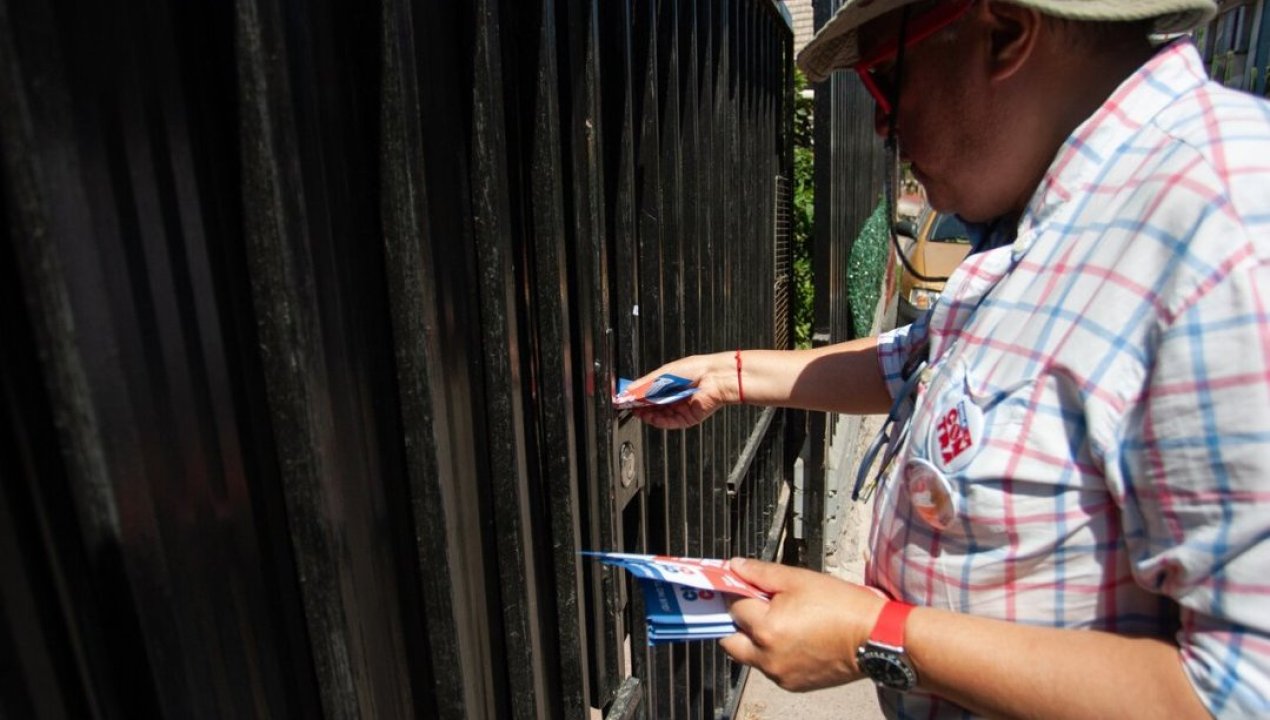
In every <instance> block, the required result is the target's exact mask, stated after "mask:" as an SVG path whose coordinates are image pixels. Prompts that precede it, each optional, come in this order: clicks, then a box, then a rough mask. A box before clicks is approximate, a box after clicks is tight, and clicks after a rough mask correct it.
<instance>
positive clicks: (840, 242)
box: [801, 0, 886, 569]
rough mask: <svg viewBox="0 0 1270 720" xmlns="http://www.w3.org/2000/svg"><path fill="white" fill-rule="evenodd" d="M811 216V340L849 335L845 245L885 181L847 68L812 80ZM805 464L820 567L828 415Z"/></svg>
mask: <svg viewBox="0 0 1270 720" xmlns="http://www.w3.org/2000/svg"><path fill="white" fill-rule="evenodd" d="M814 5H815V25H816V28H817V29H819V28H820V27H821V26H823V25H824V24H825V23H826V22H828V21H829V19H830V18H831V17H833V14H834V12H835V11H836V10H837V8H838V6H839V5H841V0H815V3H814ZM815 91H816V106H815V113H816V117H815V143H816V168H815V176H816V199H815V203H816V219H815V229H814V233H815V249H814V252H813V259H812V267H813V272H814V275H815V285H816V294H815V302H814V308H813V313H814V319H813V321H812V322H813V324H814V327H813V331H812V332H813V344H814V345H816V346H823V345H828V344H832V343H836V342H841V341H843V340H850V339H852V334H853V330H852V325H851V308H850V306H849V299H848V294H847V267H848V263H849V261H850V259H851V248H852V246H853V245H854V244H855V240H856V237H857V236H858V235H859V234H860V230H861V229H862V228H863V227H864V223H865V221H866V220H867V219H868V218H869V215H870V214H871V213H872V212H873V209H874V208H875V207H877V203H878V201H879V200H880V199H881V197H882V191H883V188H884V187H885V186H884V182H885V174H886V173H885V165H884V162H885V153H884V152H883V146H882V141H881V139H880V138H879V137H878V135H877V133H876V132H875V130H874V105H873V101H872V99H871V98H870V97H869V95H868V93H867V92H866V91H865V90H864V87H863V86H862V85H861V84H860V81H859V80H858V79H857V78H856V77H855V76H854V74H852V73H851V72H846V71H840V72H836V73H834V74H832V75H830V76H829V77H828V78H827V79H826V80H824V81H823V82H820V83H818V84H816V85H815ZM807 425H808V431H807V434H808V437H809V438H810V440H811V442H810V460H811V461H810V462H809V463H808V464H807V468H808V471H807V487H806V491H805V510H804V513H805V514H804V518H803V525H804V527H805V528H806V535H807V538H806V540H805V544H804V546H803V548H802V550H803V552H802V555H803V557H802V558H801V563H802V564H804V565H807V566H809V567H812V568H816V569H821V568H823V567H824V545H825V542H824V536H823V531H824V517H823V515H824V500H825V498H824V492H825V468H826V467H827V464H826V452H827V450H828V445H829V441H830V439H831V438H832V437H833V434H834V418H833V416H829V415H826V414H824V413H811V414H809V416H808V422H807Z"/></svg>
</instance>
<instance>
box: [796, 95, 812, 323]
mask: <svg viewBox="0 0 1270 720" xmlns="http://www.w3.org/2000/svg"><path fill="white" fill-rule="evenodd" d="M806 87H807V79H806V78H805V77H803V74H802V72H801V71H799V70H794V239H793V241H794V287H793V290H794V297H793V301H794V344H795V345H796V346H797V347H800V348H806V347H811V332H812V320H813V315H812V312H813V300H814V296H815V285H814V282H813V277H814V276H813V274H812V267H811V258H812V230H813V228H814V226H815V213H816V203H815V197H816V183H815V166H816V159H815V157H816V154H815V148H814V147H813V139H812V136H813V125H812V121H813V118H814V115H815V108H814V106H815V102H814V101H813V100H812V99H811V98H805V97H803V90H804V89H805V88H806Z"/></svg>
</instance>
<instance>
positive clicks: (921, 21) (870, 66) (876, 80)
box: [855, 0, 974, 115]
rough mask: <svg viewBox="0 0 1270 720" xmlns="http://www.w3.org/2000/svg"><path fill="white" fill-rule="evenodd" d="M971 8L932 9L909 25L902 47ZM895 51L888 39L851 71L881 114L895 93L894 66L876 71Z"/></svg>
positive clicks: (956, 0) (962, 4)
mask: <svg viewBox="0 0 1270 720" xmlns="http://www.w3.org/2000/svg"><path fill="white" fill-rule="evenodd" d="M971 5H974V0H953V1H952V2H941V3H939V4H938V5H937V6H936V7H935V8H934V9H933V10H931V11H930V12H928V13H926V14H924V15H922V16H921V17H919V18H917V19H916V20H914V21H913V22H912V23H911V26H910V27H909V28H907V32H906V34H905V37H904V48H905V49H906V50H907V49H908V48H911V47H913V46H914V45H916V44H917V43H919V42H921V41H923V40H925V39H926V38H928V37H930V36H931V35H934V34H935V33H937V32H939V31H940V30H943V29H944V28H946V27H948V26H949V25H951V24H953V23H954V22H956V21H957V20H958V19H959V18H960V17H961V16H962V15H965V14H966V13H967V12H968V11H969V10H970V6H971ZM899 52H900V41H899V38H898V37H896V38H892V39H890V40H888V41H887V42H885V43H883V44H882V46H881V47H879V48H877V49H876V50H874V51H873V52H872V53H870V54H869V56H868V57H867V58H862V59H861V60H860V62H858V63H856V65H855V71H856V73H857V74H859V76H860V80H861V82H863V83H864V87H865V88H866V89H867V90H868V91H869V94H870V95H872V96H873V99H874V101H876V102H877V104H878V107H879V108H881V109H882V114H884V115H890V114H891V109H892V108H891V98H892V97H893V95H892V93H893V92H894V91H895V87H894V82H895V78H894V77H892V75H893V73H894V71H895V66H894V65H892V66H891V67H887V68H884V69H879V67H878V66H879V65H884V64H886V63H889V62H891V61H893V60H895V58H896V56H898V55H899Z"/></svg>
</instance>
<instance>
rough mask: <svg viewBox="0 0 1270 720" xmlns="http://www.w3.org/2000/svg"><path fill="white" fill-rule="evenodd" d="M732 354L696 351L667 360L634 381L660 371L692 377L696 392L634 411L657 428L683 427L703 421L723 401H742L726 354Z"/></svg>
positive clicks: (686, 377)
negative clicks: (684, 356) (673, 400)
mask: <svg viewBox="0 0 1270 720" xmlns="http://www.w3.org/2000/svg"><path fill="white" fill-rule="evenodd" d="M731 357H732V355H731V353H715V354H713V355H693V356H691V357H686V358H682V359H679V360H675V361H674V362H670V363H666V364H665V365H662V366H661V367H659V368H657V369H656V370H654V371H653V372H651V373H649V374H647V375H645V376H644V377H641V378H638V379H636V380H634V381H632V382H631V385H632V386H637V385H639V384H641V383H644V382H648V381H650V380H652V379H653V378H655V377H657V376H659V375H676V376H678V377H681V378H685V379H687V380H691V381H692V385H693V387H695V388H697V392H695V393H693V394H692V395H689V396H688V398H687V399H685V400H682V401H680V402H677V403H673V404H671V405H658V406H652V407H641V408H636V409H634V410H632V412H633V413H634V414H635V416H636V417H638V418H639V419H640V420H642V421H643V422H645V423H648V424H649V425H652V426H653V427H655V428H660V429H662V430H682V429H684V428H687V427H692V426H693V425H696V424H697V423H700V422H701V421H702V420H705V419H706V418H708V417H710V416H711V415H713V414H714V412H715V411H716V410H718V409H719V408H721V407H723V406H724V405H731V404H735V403H737V402H739V397H738V393H737V387H736V371H735V369H731V368H732V366H731V365H729V364H728V363H727V362H726V358H731ZM723 366H726V368H725V367H723ZM729 370H730V372H729Z"/></svg>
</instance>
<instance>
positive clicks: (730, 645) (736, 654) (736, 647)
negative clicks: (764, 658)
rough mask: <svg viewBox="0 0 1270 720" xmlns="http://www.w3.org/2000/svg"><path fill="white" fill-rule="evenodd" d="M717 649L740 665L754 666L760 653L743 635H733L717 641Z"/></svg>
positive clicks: (746, 636) (747, 637)
mask: <svg viewBox="0 0 1270 720" xmlns="http://www.w3.org/2000/svg"><path fill="white" fill-rule="evenodd" d="M719 647H720V648H722V649H723V652H725V653H727V654H728V657H730V658H732V659H733V660H735V661H737V662H739V663H741V664H742V665H754V664H756V663H757V662H758V660H759V656H760V654H761V651H760V650H759V649H758V646H756V645H755V644H754V643H753V641H751V640H750V638H749V636H748V635H746V634H745V633H740V632H738V633H733V634H731V635H729V636H727V637H725V638H723V639H722V640H720V641H719Z"/></svg>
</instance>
